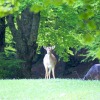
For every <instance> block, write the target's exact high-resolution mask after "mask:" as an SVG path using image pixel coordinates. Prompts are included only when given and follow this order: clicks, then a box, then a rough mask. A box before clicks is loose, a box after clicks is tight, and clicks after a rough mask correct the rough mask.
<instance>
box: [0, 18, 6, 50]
mask: <svg viewBox="0 0 100 100" xmlns="http://www.w3.org/2000/svg"><path fill="white" fill-rule="evenodd" d="M4 46H5V18H4V17H3V18H0V52H3V51H4Z"/></svg>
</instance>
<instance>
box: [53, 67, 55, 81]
mask: <svg viewBox="0 0 100 100" xmlns="http://www.w3.org/2000/svg"><path fill="white" fill-rule="evenodd" d="M54 70H55V69H54V68H52V76H53V78H54V79H55V71H54Z"/></svg>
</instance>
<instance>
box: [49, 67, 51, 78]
mask: <svg viewBox="0 0 100 100" xmlns="http://www.w3.org/2000/svg"><path fill="white" fill-rule="evenodd" d="M50 74H51V68H49V79H50Z"/></svg>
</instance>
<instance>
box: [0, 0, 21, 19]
mask: <svg viewBox="0 0 100 100" xmlns="http://www.w3.org/2000/svg"><path fill="white" fill-rule="evenodd" d="M19 6H20V3H19V1H18V0H6V1H5V0H2V1H0V17H4V16H7V15H9V14H13V13H14V12H16V11H18V10H19Z"/></svg>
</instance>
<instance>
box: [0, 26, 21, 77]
mask: <svg viewBox="0 0 100 100" xmlns="http://www.w3.org/2000/svg"><path fill="white" fill-rule="evenodd" d="M5 45H6V46H5V50H4V53H0V78H18V77H22V75H21V63H22V62H23V61H22V60H20V59H17V54H16V49H15V42H14V41H13V36H12V34H11V32H10V30H9V28H8V27H7V28H6V31H5Z"/></svg>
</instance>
